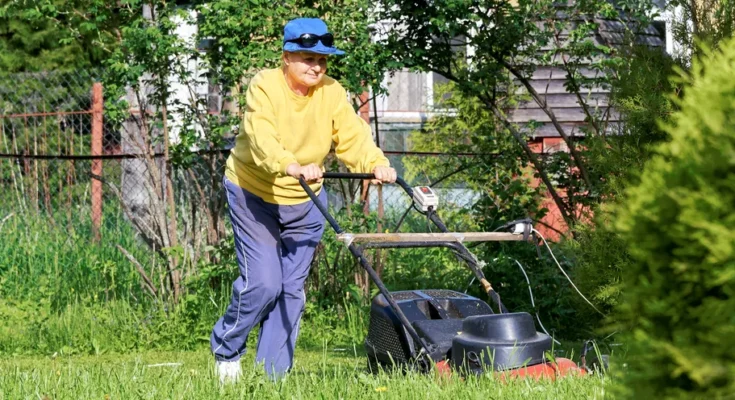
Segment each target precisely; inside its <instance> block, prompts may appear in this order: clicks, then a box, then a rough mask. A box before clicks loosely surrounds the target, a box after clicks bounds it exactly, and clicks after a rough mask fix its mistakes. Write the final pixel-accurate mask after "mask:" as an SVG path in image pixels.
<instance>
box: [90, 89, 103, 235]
mask: <svg viewBox="0 0 735 400" xmlns="http://www.w3.org/2000/svg"><path fill="white" fill-rule="evenodd" d="M102 113H103V98H102V83H100V82H95V83H94V84H93V85H92V155H93V156H100V155H102V127H103V125H102V122H103V120H102ZM92 174H93V175H95V176H102V160H101V159H99V158H95V159H93V160H92ZM101 222H102V182H101V181H100V180H99V179H94V178H92V235H93V237H94V240H95V241H99V240H100V224H101Z"/></svg>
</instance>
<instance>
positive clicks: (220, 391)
mask: <svg viewBox="0 0 735 400" xmlns="http://www.w3.org/2000/svg"><path fill="white" fill-rule="evenodd" d="M243 367H244V368H243V372H244V376H243V378H242V379H241V380H240V382H238V383H236V384H230V385H224V386H221V385H220V384H219V383H218V381H217V379H216V377H215V375H214V363H213V360H212V358H211V356H210V354H209V353H208V352H207V351H197V352H142V353H134V354H125V355H112V354H107V355H103V356H75V357H56V358H52V357H48V356H46V357H19V358H18V357H17V358H2V359H0V399H31V398H32V399H105V400H107V399H157V400H160V399H250V398H257V399H401V400H407V399H452V400H454V399H528V398H533V399H566V398H568V399H580V398H584V399H602V398H603V397H604V392H605V388H606V386H607V384H608V379H607V378H599V377H592V376H588V377H581V378H573V377H567V378H563V379H559V380H556V381H554V382H552V381H540V382H536V381H534V380H530V379H527V380H517V381H511V382H507V383H502V382H500V381H498V380H496V379H494V378H493V377H492V376H490V375H484V376H479V377H475V376H470V377H465V378H462V377H460V376H458V375H456V374H455V375H453V376H452V377H450V378H440V377H438V376H436V375H434V374H427V375H422V374H416V373H408V374H403V373H399V372H390V373H388V372H382V373H380V374H375V375H373V374H370V373H368V372H367V370H366V361H365V359H364V357H362V356H355V355H354V354H352V353H351V352H334V351H328V350H324V351H309V350H298V351H297V355H296V365H295V368H294V370H293V371H292V373H291V374H289V375H288V376H287V377H286V378H285V379H284V380H282V381H280V382H277V383H273V382H271V381H269V380H268V379H267V378H266V377H265V376H264V374H263V373H262V371H261V369H260V368H255V367H254V366H253V356H252V355H249V356H247V357H245V358H244V359H243Z"/></svg>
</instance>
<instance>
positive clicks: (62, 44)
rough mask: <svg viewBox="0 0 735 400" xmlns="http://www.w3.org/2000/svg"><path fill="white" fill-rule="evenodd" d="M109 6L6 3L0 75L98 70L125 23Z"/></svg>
mask: <svg viewBox="0 0 735 400" xmlns="http://www.w3.org/2000/svg"><path fill="white" fill-rule="evenodd" d="M115 8H117V5H116V4H115V3H114V2H109V1H105V0H74V1H67V0H40V1H38V0H35V1H27V0H22V1H16V0H4V1H2V2H0V71H1V72H0V73H15V72H28V71H50V70H59V69H60V70H76V69H83V68H90V67H97V66H98V65H99V63H100V62H101V61H103V60H104V59H105V58H106V57H107V56H109V52H110V50H111V49H112V48H114V46H115V43H116V38H115V29H117V28H118V27H119V26H120V25H121V24H122V23H124V21H122V20H120V18H119V16H120V14H118V13H117V12H116V11H115Z"/></svg>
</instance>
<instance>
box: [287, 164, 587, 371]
mask: <svg viewBox="0 0 735 400" xmlns="http://www.w3.org/2000/svg"><path fill="white" fill-rule="evenodd" d="M324 178H325V179H361V180H362V179H374V176H373V175H372V174H356V173H325V174H324ZM300 183H301V186H302V187H303V188H304V190H305V191H306V193H307V194H308V195H309V197H310V198H311V200H312V201H313V202H314V204H315V205H316V206H317V207H318V209H319V211H321V213H322V214H323V215H324V217H325V218H326V220H327V222H328V223H329V225H330V226H331V227H332V228H333V229H334V231H335V232H336V234H337V238H338V239H339V240H340V241H342V242H344V244H345V245H346V246H347V247H348V249H349V250H350V252H351V253H352V254H353V255H354V256H355V257H356V258H357V260H358V261H359V263H360V265H361V266H362V267H363V268H364V269H365V270H366V271H367V273H368V275H369V276H370V279H371V280H372V281H373V283H374V284H375V286H376V287H377V288H378V290H379V292H380V293H379V294H378V295H376V296H375V298H373V300H372V304H371V308H370V323H369V328H368V334H367V338H366V339H365V349H366V352H367V357H368V365H369V367H370V369H371V370H372V371H377V370H379V369H380V368H394V367H401V368H405V369H410V370H419V371H422V372H427V371H429V370H430V369H431V368H432V367H433V368H436V369H437V370H438V371H440V372H441V373H443V374H447V373H450V371H452V370H456V371H460V373H462V374H468V373H475V374H480V373H483V372H485V371H494V372H496V373H498V374H500V375H501V376H502V377H523V376H528V377H534V378H541V377H548V378H552V379H553V378H555V377H557V376H564V375H569V374H584V373H585V370H584V369H583V368H579V367H578V366H577V365H576V364H575V363H574V362H572V361H571V360H569V359H565V358H553V360H552V359H550V358H549V357H548V354H549V352H550V351H551V349H552V338H551V337H550V336H549V335H547V334H544V333H540V332H537V331H536V327H535V324H534V320H533V318H532V317H531V315H530V314H528V313H525V312H513V313H512V312H508V310H507V309H506V308H505V306H504V305H503V303H502V302H501V299H500V296H499V295H498V294H497V292H495V290H494V289H493V287H492V285H491V284H490V282H488V280H487V279H486V278H485V276H484V274H483V272H482V263H481V262H480V261H479V260H478V259H477V258H476V257H475V255H474V254H472V253H471V252H470V250H469V249H468V248H467V246H465V244H464V243H465V242H470V241H523V240H526V241H527V240H529V236H530V234H531V225H530V221H525V222H519V223H518V224H515V225H514V226H512V227H511V228H512V231H510V232H463V233H458V232H450V231H449V230H448V229H447V227H446V225H445V224H444V223H443V222H442V220H441V219H440V218H439V216H438V215H437V214H436V209H437V206H438V204H439V198H438V195H437V193H436V192H435V191H434V190H433V189H432V188H431V187H428V186H419V187H416V188H411V187H410V186H409V185H408V184H407V183H406V182H405V181H404V180H403V179H402V178H400V177H399V178H398V179H397V180H396V183H397V184H398V185H400V186H401V187H402V188H403V190H404V191H405V192H406V194H407V195H408V196H409V197H410V198H411V201H412V204H413V208H415V209H416V210H417V211H418V212H420V213H422V214H425V215H426V216H427V218H428V219H429V220H430V221H431V222H432V223H433V224H434V225H436V227H437V228H438V229H439V230H440V231H441V232H438V233H385V234H381V233H377V234H356V233H349V232H345V231H344V230H343V229H342V228H341V227H340V226H339V224H338V223H337V221H336V220H335V219H334V218H333V217H332V216H331V215H330V213H329V211H328V210H327V208H326V206H325V205H324V204H322V203H321V202H320V201H319V199H318V198H317V196H316V194H315V193H314V191H312V190H311V188H310V187H309V185H308V184H307V183H306V181H305V180H304V179H303V178H301V179H300ZM421 247H423V248H426V247H443V248H448V249H450V250H451V251H452V252H453V253H454V254H455V255H456V256H457V258H458V259H460V260H462V261H464V262H465V263H466V265H467V266H468V267H469V269H470V270H471V271H472V273H473V274H474V277H475V279H476V280H477V281H478V282H479V283H480V285H482V289H483V291H484V292H486V293H487V295H488V296H489V298H490V299H492V302H493V303H494V304H495V306H496V310H497V312H495V311H494V310H493V309H492V307H491V306H490V305H489V304H488V303H486V302H484V301H482V300H480V299H478V298H476V297H473V296H469V295H467V294H465V293H461V292H457V291H453V290H446V289H431V290H427V289H421V290H410V291H396V292H390V291H388V289H387V288H386V287H385V285H384V284H383V282H382V280H381V279H380V277H379V276H378V274H377V273H376V272H375V270H374V269H373V268H372V266H371V265H370V262H369V261H368V260H367V258H366V257H365V256H364V254H363V251H364V250H365V249H376V248H421Z"/></svg>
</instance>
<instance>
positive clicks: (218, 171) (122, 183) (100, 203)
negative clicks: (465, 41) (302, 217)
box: [0, 71, 477, 254]
mask: <svg viewBox="0 0 735 400" xmlns="http://www.w3.org/2000/svg"><path fill="white" fill-rule="evenodd" d="M422 80H423V81H422ZM414 81H416V82H414ZM418 81H421V82H424V81H425V76H423V75H417V74H413V75H410V74H408V73H399V74H398V75H396V77H394V78H393V81H392V82H393V83H392V84H391V85H392V86H389V87H390V88H392V92H391V93H389V94H388V96H384V98H383V99H382V100H380V101H381V102H382V103H380V102H379V105H378V107H377V110H372V111H373V112H371V118H372V119H373V121H371V124H372V125H373V126H375V127H377V128H374V129H376V130H377V132H376V136H377V137H378V139H379V143H380V145H381V147H382V148H383V149H384V150H385V152H386V154H387V155H388V157H389V158H390V159H391V162H392V163H393V165H394V166H395V167H396V168H397V169H398V172H399V174H400V175H402V176H404V177H407V178H409V181H410V182H409V183H410V184H412V185H430V184H432V183H434V182H436V180H438V179H439V178H441V176H432V174H437V172H436V171H429V170H424V169H426V168H424V167H425V166H428V165H429V164H427V163H426V160H427V159H432V160H433V162H432V163H431V164H436V163H437V160H438V159H441V158H442V157H449V156H446V155H440V154H411V153H409V152H408V150H409V143H408V136H409V135H410V132H411V131H413V130H415V129H417V128H419V127H420V123H421V119H422V118H423V117H422V116H421V115H420V113H421V109H423V108H422V107H424V106H425V104H423V102H424V99H425V98H426V96H425V93H423V92H420V91H419V92H418V95H417V93H416V92H415V90H418V89H415V88H421V87H423V86H421V84H420V83H419V82H418ZM412 88H413V89H412ZM103 89H104V87H103V84H102V83H100V75H99V74H97V73H95V72H94V71H76V72H45V73H33V74H16V75H12V76H8V77H5V78H3V79H0V153H1V154H0V193H1V194H0V198H1V199H0V204H2V206H0V212H2V213H3V215H0V218H2V217H4V216H6V215H9V214H10V213H15V214H25V213H28V214H29V215H38V216H40V217H42V218H44V219H46V220H47V221H48V223H49V224H52V225H56V226H62V227H65V228H66V229H69V230H70V231H71V230H75V229H76V230H78V229H80V227H82V228H83V229H87V228H88V229H89V233H90V234H91V235H92V236H93V239H97V240H108V239H114V238H104V237H100V234H99V228H100V225H101V224H104V223H105V221H106V220H114V219H112V218H110V216H111V215H117V216H119V217H121V218H120V219H119V220H121V221H126V222H125V223H129V224H132V225H133V226H134V227H135V228H136V230H137V232H139V234H140V235H141V237H142V238H143V239H144V240H145V241H146V242H147V243H148V244H149V245H150V246H151V247H152V248H153V249H157V251H160V249H164V248H170V247H175V246H177V245H185V246H189V247H190V249H191V251H193V252H194V253H195V254H196V253H197V252H198V251H200V249H201V248H202V247H203V246H204V245H206V244H214V243H217V242H218V241H220V240H221V239H222V238H223V237H224V236H225V232H226V231H227V228H226V227H225V221H226V220H227V218H226V217H225V216H224V205H225V202H224V198H223V193H222V192H223V191H222V189H221V180H222V174H223V171H224V164H225V161H226V158H227V155H228V151H227V145H225V146H222V147H220V148H208V149H207V148H204V149H199V150H197V151H196V152H194V154H193V157H189V158H188V159H187V160H186V162H183V163H182V162H174V163H172V162H170V161H171V157H170V156H169V158H167V151H168V150H169V149H170V148H171V147H174V146H177V145H179V143H176V142H175V140H173V141H172V143H168V144H166V142H165V139H166V138H167V137H168V136H167V135H169V132H165V129H163V128H162V124H161V123H160V121H153V122H152V121H150V120H146V119H151V118H157V117H158V118H160V116H157V114H155V113H150V112H148V111H146V109H145V107H142V108H143V111H138V110H137V109H136V108H135V104H134V103H135V102H134V101H133V102H130V103H131V109H130V110H128V113H127V115H124V116H123V117H122V118H121V117H120V116H119V115H111V114H110V113H111V112H112V111H111V110H108V109H107V108H105V107H104V101H105V99H104V98H103ZM412 91H414V93H412ZM412 96H413V98H412ZM391 102H392V103H391ZM404 103H405V104H404ZM391 104H392V105H391ZM404 106H405V107H404ZM414 107H416V108H417V110H411V109H412V108H414ZM115 112H119V111H115ZM391 112H394V115H393V116H395V115H398V114H395V113H404V114H401V115H403V117H405V118H403V117H402V118H403V119H402V120H396V119H395V118H394V119H391V118H389V114H390V113H391ZM411 113H413V114H412V115H413V116H412V117H411V116H410V115H409V114H411ZM209 114H210V115H211V114H212V112H211V110H210V112H209ZM215 114H216V113H215ZM409 117H410V118H409ZM376 118H377V123H375V122H376V121H375V119H376ZM412 118H413V119H412ZM174 119H175V118H174ZM164 126H165V124H164ZM235 133H236V132H235V131H234V130H233V132H232V134H231V136H230V137H226V138H225V139H229V141H228V140H225V142H229V143H231V139H232V135H234V134H235ZM440 172H441V171H440ZM447 182H449V181H446V182H444V183H442V185H443V186H442V187H440V188H439V192H440V195H442V199H443V200H445V202H446V203H447V204H449V205H450V206H452V207H455V206H456V207H466V206H468V205H471V204H472V203H473V201H474V200H475V198H476V196H477V194H476V193H473V192H471V191H469V190H467V189H464V188H462V187H457V185H456V184H452V186H451V187H450V186H446V185H447ZM453 182H456V180H454V181H453ZM345 185H346V184H345V183H340V182H329V184H328V192H329V193H330V207H331V209H332V210H334V211H336V210H338V209H340V208H343V207H345V206H346V205H347V204H348V203H350V202H352V203H361V204H363V208H364V210H366V211H374V212H379V213H380V214H381V216H383V215H385V216H386V217H385V218H388V217H387V216H389V215H393V214H396V213H402V212H403V211H404V210H405V208H406V207H408V206H409V205H410V198H409V197H408V196H407V195H406V194H405V193H403V192H402V190H401V189H400V188H399V187H398V186H397V185H388V186H386V187H383V188H381V189H377V188H374V187H372V188H370V189H369V190H368V191H367V192H365V191H364V190H362V189H361V188H360V187H359V182H358V183H355V182H353V183H352V184H351V186H350V185H347V186H345ZM115 221H117V220H115Z"/></svg>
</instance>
